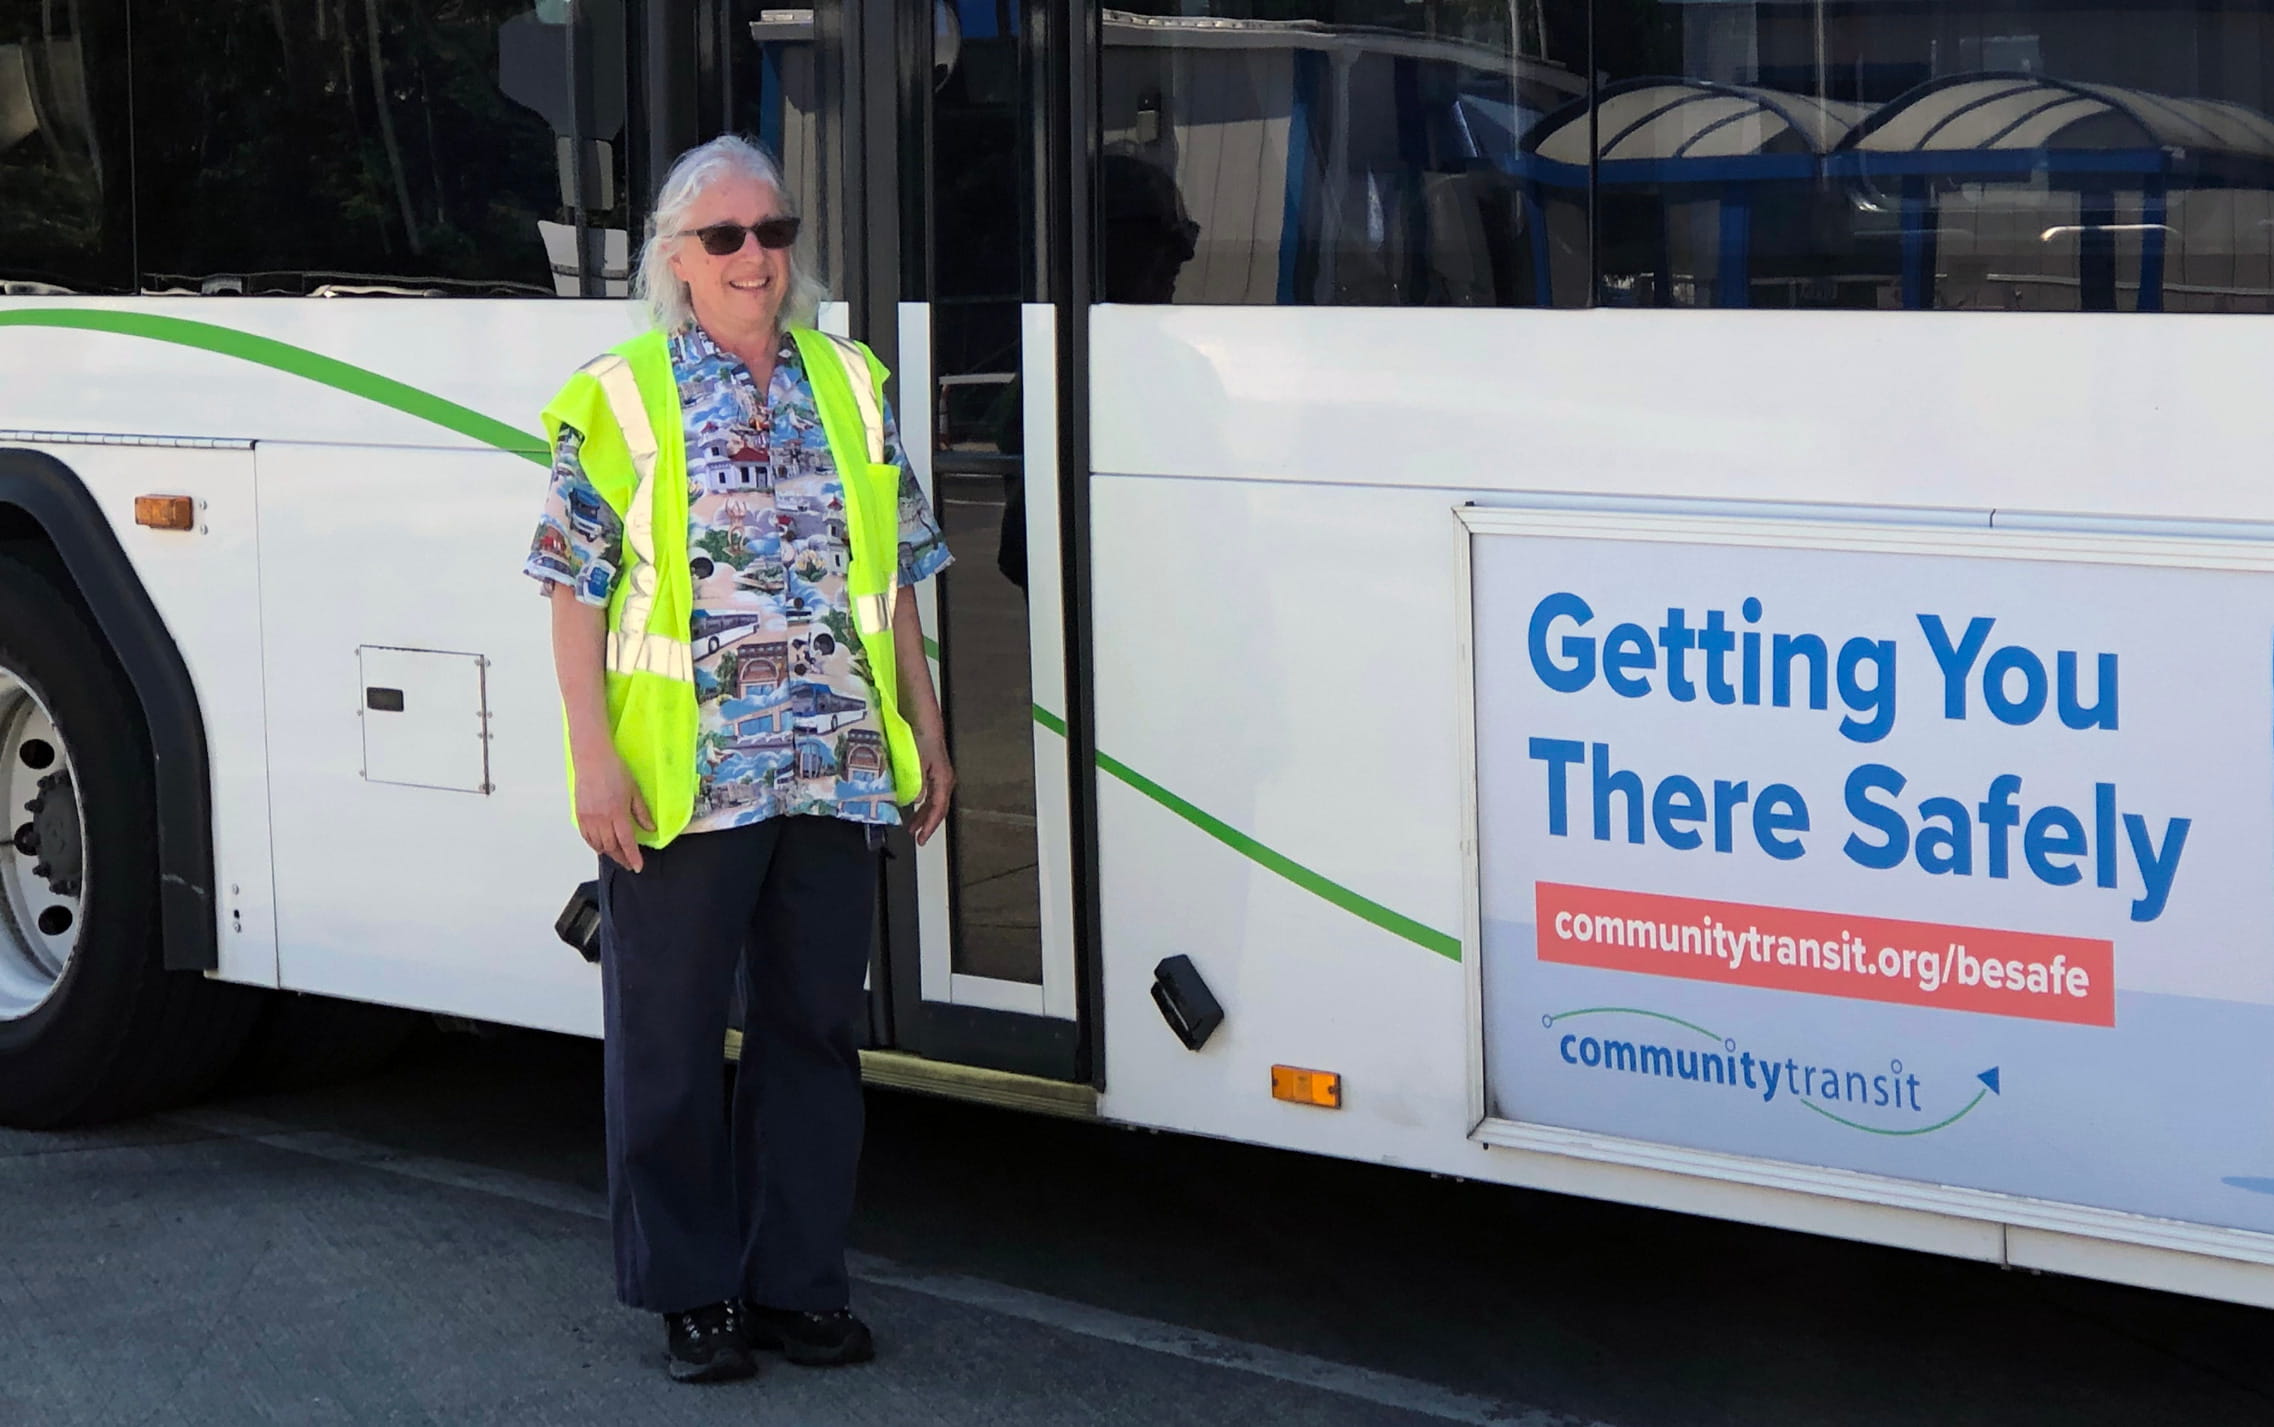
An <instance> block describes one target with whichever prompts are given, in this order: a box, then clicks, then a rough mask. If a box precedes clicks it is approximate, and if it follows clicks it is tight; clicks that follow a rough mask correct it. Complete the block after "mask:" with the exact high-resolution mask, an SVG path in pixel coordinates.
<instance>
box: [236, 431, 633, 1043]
mask: <svg viewBox="0 0 2274 1427" xmlns="http://www.w3.org/2000/svg"><path fill="white" fill-rule="evenodd" d="M259 456H260V469H261V483H262V485H261V490H262V507H261V522H262V531H263V537H264V538H263V545H262V561H261V575H262V592H263V596H264V600H265V604H264V618H265V622H266V628H267V649H268V685H269V699H270V711H271V730H272V732H271V745H270V746H271V759H272V763H273V766H274V770H275V778H276V786H277V789H278V796H277V803H276V824H277V839H276V880H277V906H278V938H279V948H280V952H279V960H280V969H281V971H282V976H283V982H284V984H285V985H286V986H288V987H293V988H296V989H300V990H306V991H317V992H323V993H326V994H330V995H337V996H346V997H351V998H353V999H356V1000H364V1001H383V1002H388V1003H391V1004H395V1005H403V1006H413V1007H417V1008H420V1009H423V1010H432V1011H443V1012H449V1013H452V1014H456V1015H463V1016H472V1017H478V1018H482V1019H487V1020H495V1021H503V1022H509V1023H513V1024H518V1025H527V1026H538V1027H543V1028H547V1029H553V1030H563V1031H571V1032H577V1033H582V1034H586V1035H596V1034H598V1032H599V1025H600V1019H599V1018H600V997H599V972H598V970H597V969H596V968H594V967H591V966H589V965H587V964H585V963H584V962H583V961H582V960H580V959H579V958H578V957H577V955H576V954H575V953H574V952H572V951H570V950H569V949H568V948H567V947H565V946H563V945H562V944H561V943H560V942H559V941H558V940H557V939H556V938H555V937H554V935H553V921H554V918H555V917H556V916H557V915H558V914H559V912H560V910H561V906H562V904H563V903H564V902H565V901H566V899H567V898H568V895H569V893H570V892H571V891H572V890H573V888H574V887H575V886H576V884H577V883H578V882H580V881H583V880H585V879H587V878H590V877H591V876H592V875H593V871H592V867H593V864H592V858H591V854H590V853H588V852H586V851H585V849H584V847H583V845H582V844H581V843H580V842H579V841H578V839H577V837H576V834H575V832H574V830H573V829H572V828H571V826H570V823H569V818H568V814H567V797H566V794H565V792H564V790H563V788H564V779H563V775H562V763H561V741H560V705H559V699H558V696H557V694H556V692H555V685H554V682H553V670H552V653H551V645H550V641H549V635H548V616H547V610H546V606H545V603H544V601H543V600H542V599H541V598H540V597H539V594H538V590H537V587H536V586H535V585H534V584H533V583H532V582H531V581H529V580H528V579H526V578H524V577H523V576H522V575H521V573H520V569H521V564H522V561H523V559H524V558H525V557H526V555H527V552H528V547H529V539H530V534H531V531H532V530H533V529H534V528H535V523H536V517H537V511H538V507H539V503H540V502H541V501H542V499H543V497H544V491H545V468H544V467H543V466H541V465H538V464H536V463H533V462H531V461H529V460H526V459H524V458H522V457H519V456H514V455H508V454H504V453H502V452H469V451H418V452H415V453H406V452H404V451H401V450H394V449H385V448H370V447H325V446H293V445H266V444H264V445H263V446H262V447H261V448H260V452H259ZM485 711H486V713H487V715H488V717H487V719H486V720H484V719H483V718H482V717H481V715H482V713H483V712H485ZM485 784H486V785H487V791H484V790H483V786H484V785H485Z"/></svg>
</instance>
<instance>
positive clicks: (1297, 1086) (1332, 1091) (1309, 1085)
mask: <svg viewBox="0 0 2274 1427" xmlns="http://www.w3.org/2000/svg"><path fill="white" fill-rule="evenodd" d="M1271 1098H1272V1099H1274V1100H1285V1101H1287V1102H1289V1103H1290V1104H1295V1105H1318V1106H1321V1107H1323V1108H1325V1109H1328V1110H1339V1109H1341V1108H1342V1076H1341V1075H1340V1074H1339V1073H1337V1072H1335V1071H1332V1070H1305V1069H1303V1068H1301V1067H1300V1066H1294V1065H1275V1066H1273V1067H1271Z"/></svg>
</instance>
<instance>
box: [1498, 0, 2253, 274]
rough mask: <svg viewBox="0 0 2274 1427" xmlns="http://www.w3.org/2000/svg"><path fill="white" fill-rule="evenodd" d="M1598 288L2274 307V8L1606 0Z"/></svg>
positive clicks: (1546, 173) (1564, 165) (1562, 146)
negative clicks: (2272, 113) (2271, 113)
mask: <svg viewBox="0 0 2274 1427" xmlns="http://www.w3.org/2000/svg"><path fill="white" fill-rule="evenodd" d="M1596 37H1597V39H1596V63H1597V68H1598V70H1599V71H1600V73H1601V74H1602V75H1603V76H1604V78H1605V83H1604V85H1603V87H1602V89H1601V90H1600V92H1599V93H1598V94H1597V95H1596V96H1595V103H1594V109H1593V112H1592V114H1590V113H1589V112H1588V110H1587V108H1586V106H1584V105H1580V106H1574V107H1573V108H1570V109H1567V110H1566V111H1564V112H1563V113H1562V114H1561V115H1557V116H1551V118H1550V120H1549V121H1548V122H1547V123H1546V124H1544V125H1543V126H1542V127H1541V128H1540V129H1538V130H1536V131H1535V132H1534V133H1533V134H1532V135H1530V136H1528V137H1527V140H1526V143H1525V148H1526V151H1527V153H1528V155H1530V161H1531V163H1532V165H1533V171H1534V173H1535V174H1537V175H1539V176H1541V177H1542V178H1543V179H1545V180H1548V181H1550V182H1554V183H1564V184H1568V183H1569V182H1570V181H1571V177H1572V174H1573V172H1574V169H1573V165H1575V164H1578V165H1583V164H1584V163H1585V162H1586V160H1587V158H1588V141H1587V132H1588V126H1589V122H1590V120H1591V121H1592V126H1593V132H1594V135H1595V146H1596V147H1595V154H1594V157H1595V159H1596V169H1595V183H1596V213H1597V221H1598V224H1599V234H1600V239H1601V242H1600V248H1599V261H1600V265H1601V267H1600V285H1599V290H1598V297H1599V300H1600V301H1602V302H1604V303H1606V304H1633V305H1643V306H1718V307H1747V306H1751V307H1857V308H1944V309H1971V310H1984V309H1990V310H2020V311H2100V312H2106V311H2127V312H2129V311H2197V312H2263V311H2266V310H2268V309H2269V305H2270V302H2274V118H2269V117H2268V111H2269V110H2270V109H2274V7H2269V6H2268V5H2267V4H2265V3H2263V0H2260V3H2235V0H2225V3H2221V0H2210V2H2209V3H2202V4H2190V5H2185V6H2179V5H2170V4H2154V3H2147V0H2128V3H2115V4H2107V3H2088V2H2087V0H2055V2H2054V3H2043V0H2041V3H2012V0H2007V3H1987V4H1985V3H1981V0H1924V3H1922V0H1903V3H1893V0H1865V2H1864V3H1858V0H1847V3H1758V4H1728V3H1715V2H1714V0H1686V3H1661V0H1597V6H1596Z"/></svg>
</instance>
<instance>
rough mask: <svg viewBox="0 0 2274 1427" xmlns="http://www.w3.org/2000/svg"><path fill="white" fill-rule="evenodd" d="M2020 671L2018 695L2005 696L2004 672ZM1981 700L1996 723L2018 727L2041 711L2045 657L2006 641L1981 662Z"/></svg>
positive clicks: (2043, 692) (2005, 674)
mask: <svg viewBox="0 0 2274 1427" xmlns="http://www.w3.org/2000/svg"><path fill="white" fill-rule="evenodd" d="M2015 673H2018V674H2020V675H2021V697H2020V698H2018V699H2015V698H2008V697H2007V695H2006V676H2007V675H2008V674H2015ZM1982 702H1983V703H1985V704H1988V705H1989V706H1990V713H1991V716H1992V717H1994V718H1996V719H1997V721H1998V722H1999V723H2005V724H2012V725H2013V726H2014V727H2016V728H2019V727H2020V726H2021V725H2023V724H2025V723H2031V722H2034V721H2035V720H2036V718H2037V716H2038V715H2039V714H2041V713H2043V712H2045V661H2044V660H2042V659H2040V658H2038V657H2037V656H2036V655H2035V654H2032V653H2030V652H2029V651H2028V650H2027V649H2024V648H2023V647H2022V646H2020V645H2018V644H2009V645H2007V646H2006V647H2005V648H2003V649H2000V650H1999V651H1998V652H1997V653H1995V654H1992V655H1991V656H1990V662H1989V663H1988V664H1985V665H1983V666H1982Z"/></svg>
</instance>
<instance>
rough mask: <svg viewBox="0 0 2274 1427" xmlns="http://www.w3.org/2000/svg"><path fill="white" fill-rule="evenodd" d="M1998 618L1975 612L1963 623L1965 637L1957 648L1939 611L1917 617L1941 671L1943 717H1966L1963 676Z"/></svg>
mask: <svg viewBox="0 0 2274 1427" xmlns="http://www.w3.org/2000/svg"><path fill="white" fill-rule="evenodd" d="M1996 623H1997V621H1996V620H1994V619H1991V618H1989V617H1987V616H1986V615H1976V616H1974V618H1972V619H1971V620H1968V621H1967V623H1966V634H1965V637H1964V638H1962V639H1960V640H1959V641H1958V644H1957V645H1956V647H1953V646H1952V645H1951V642H1950V631H1949V630H1947V629H1945V628H1943V624H1942V616H1941V615H1939V614H1922V615H1920V616H1919V628H1920V629H1922V630H1924V631H1925V632H1926V636H1927V648H1928V649H1929V650H1931V651H1933V653H1934V662H1935V664H1936V666H1937V667H1938V668H1940V669H1941V670H1942V716H1943V717H1944V718H1964V717H1966V676H1967V675H1968V674H1970V673H1972V672H1973V669H1974V661H1975V660H1976V659H1978V658H1980V657H1981V655H1982V646H1983V645H1984V644H1985V643H1987V642H1988V641H1989V638H1990V626H1991V625H1993V624H1996Z"/></svg>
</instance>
